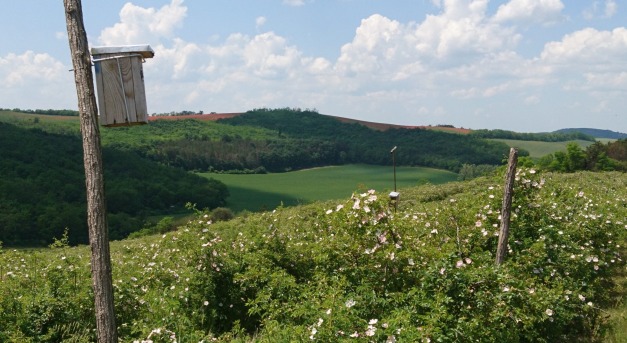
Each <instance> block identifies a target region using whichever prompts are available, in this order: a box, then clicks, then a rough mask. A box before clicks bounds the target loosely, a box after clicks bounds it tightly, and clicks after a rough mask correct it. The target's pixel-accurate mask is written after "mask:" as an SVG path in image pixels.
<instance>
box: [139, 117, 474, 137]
mask: <svg viewBox="0 0 627 343" xmlns="http://www.w3.org/2000/svg"><path fill="white" fill-rule="evenodd" d="M245 113H246V112H232V113H204V114H184V115H175V116H168V115H160V116H150V117H149V118H148V119H149V120H150V121H155V120H183V119H198V120H212V121H214V120H220V119H228V118H233V117H237V116H240V115H242V114H245ZM326 116H327V117H331V118H334V119H336V120H338V121H340V122H342V123H356V124H359V125H363V126H365V127H368V128H371V129H374V130H379V131H386V130H389V129H425V130H436V131H443V132H449V133H461V134H468V133H470V132H471V131H472V130H470V129H464V128H456V127H453V126H442V125H435V126H432V125H417V126H411V125H396V124H386V123H375V122H370V121H365V120H359V119H350V118H345V117H338V116H331V115H326Z"/></svg>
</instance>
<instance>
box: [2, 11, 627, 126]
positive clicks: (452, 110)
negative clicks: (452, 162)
mask: <svg viewBox="0 0 627 343" xmlns="http://www.w3.org/2000/svg"><path fill="white" fill-rule="evenodd" d="M432 3H433V4H434V5H436V6H440V9H441V10H440V13H438V14H434V15H427V16H426V18H425V19H424V20H423V21H421V22H400V21H397V20H392V19H390V18H387V17H385V16H383V15H380V14H373V15H371V16H370V17H368V18H365V19H363V20H362V21H361V23H360V25H359V26H358V27H357V28H356V29H355V35H354V37H353V39H352V40H351V41H350V42H347V43H346V44H344V45H343V46H342V48H341V51H340V55H339V57H338V58H337V60H335V61H330V60H328V59H325V58H322V57H318V56H306V55H305V54H304V53H303V51H302V50H301V49H299V47H297V46H294V45H290V44H289V43H288V41H287V39H286V38H285V37H282V36H281V35H278V34H276V33H274V32H260V33H258V34H256V35H254V36H248V35H244V34H241V33H233V34H231V35H229V36H228V37H227V38H226V39H223V40H221V39H219V38H216V39H214V40H212V41H211V43H209V44H204V43H203V44H201V43H191V42H186V41H184V40H182V39H180V38H176V32H175V29H176V27H178V26H180V25H182V23H183V20H184V17H185V7H183V6H182V1H176V0H174V1H172V3H171V5H170V6H165V7H163V8H162V9H160V10H158V11H157V10H155V9H150V8H149V9H144V8H141V7H137V6H133V5H130V4H127V5H125V7H124V9H123V10H122V12H121V15H120V18H121V20H120V23H117V24H116V25H114V26H113V27H111V28H108V29H105V30H104V31H103V32H102V35H101V41H103V42H105V41H111V42H113V41H116V39H118V38H116V37H118V36H120V37H121V38H120V39H122V38H124V39H128V38H125V37H123V36H124V35H126V34H127V33H125V32H126V31H123V30H122V28H123V27H126V28H127V29H128V35H130V36H133V37H136V38H137V37H154V38H155V41H156V42H157V44H153V48H154V49H155V51H156V57H155V59H153V60H149V61H148V62H147V63H146V64H145V75H146V82H147V85H146V86H147V94H148V103H149V108H150V109H151V112H154V111H155V110H152V108H154V109H156V111H171V110H183V109H192V110H200V109H202V110H205V111H207V112H209V111H239V110H245V109H251V108H259V107H285V106H293V107H301V108H318V109H319V110H321V111H322V112H323V113H329V114H336V115H344V116H351V115H353V116H358V117H360V118H361V119H364V120H373V121H381V117H377V113H387V112H394V116H393V117H392V116H390V117H389V118H388V119H389V121H391V122H395V123H403V122H405V123H407V121H412V122H413V124H424V123H432V124H437V123H441V122H450V123H452V124H455V125H463V126H466V127H475V128H477V127H481V126H483V127H485V124H479V125H477V124H476V123H477V122H478V120H484V119H485V118H489V119H490V120H492V119H495V118H499V114H500V113H503V112H510V111H512V112H515V111H519V112H521V113H520V114H521V115H523V114H525V113H524V112H525V107H526V106H534V109H537V108H538V107H539V106H546V104H547V103H549V102H548V101H540V99H552V98H553V96H554V95H555V94H559V93H556V92H577V93H576V94H577V98H578V99H580V100H581V102H582V103H585V101H586V100H585V99H587V98H590V99H593V100H594V102H595V104H598V103H604V104H607V107H606V108H610V109H611V108H614V107H616V105H615V104H616V103H618V102H620V101H621V100H620V99H622V98H621V97H620V96H617V95H615V94H614V93H616V92H621V89H627V86H626V85H625V82H627V81H626V80H625V79H626V78H627V76H626V73H625V70H627V66H626V65H625V64H626V63H627V62H623V61H627V47H625V44H627V29H625V28H618V29H615V30H614V31H598V30H594V29H585V30H580V31H576V32H573V33H571V34H570V35H566V36H564V37H563V38H562V39H561V40H559V41H555V42H551V43H547V44H546V45H545V47H544V50H543V51H542V53H541V54H539V55H538V56H537V57H525V56H523V55H522V54H521V53H519V52H518V51H517V50H518V44H519V42H521V41H522V40H523V36H522V34H521V33H520V32H519V31H518V28H517V25H518V24H519V23H525V22H526V23H530V22H532V21H535V22H540V23H547V22H551V21H556V20H559V19H560V18H561V11H562V9H563V5H562V3H561V2H560V1H553V0H546V1H540V0H537V1H529V0H513V1H510V2H508V3H507V4H505V5H502V6H501V7H499V8H498V10H497V12H496V14H495V15H494V16H493V17H490V16H489V15H488V14H487V13H488V12H487V11H488V0H441V1H436V0H432ZM153 17H154V18H161V19H160V20H161V22H162V23H163V24H162V25H157V26H155V27H153V26H151V25H150V24H149V23H153V22H156V21H159V20H153V19H154V18H153ZM536 19H537V20H536ZM255 23H256V25H257V29H258V30H261V29H262V27H263V25H265V23H266V19H265V17H258V18H257V19H256V21H255ZM156 27H160V29H156ZM123 34H124V35H123ZM126 43H131V41H130V39H129V40H127V41H122V42H121V43H116V44H126ZM133 43H135V41H133ZM0 68H2V67H0ZM565 75H566V76H565ZM604 80H606V82H607V84H606V85H604V86H601V84H602V83H603V81H604ZM605 90H608V91H611V92H614V93H612V94H613V95H612V96H610V95H606V94H604V93H603V91H605ZM595 91H596V93H594V92H595ZM622 92H623V93H622V94H623V95H624V91H622ZM584 93H585V94H584ZM592 93H594V95H591V94H592ZM538 94H541V95H542V98H540V97H539V96H538ZM486 98H489V103H484V102H482V101H485V99H486ZM623 98H624V97H623ZM554 106H556V107H557V105H554ZM612 106H614V107H612ZM471 108H475V109H476V108H479V109H480V110H478V111H475V112H473V111H472V110H471ZM588 108H591V106H590V104H589V103H588ZM473 113H474V114H473ZM377 118H378V119H377ZM521 123H522V124H524V123H525V122H524V121H522V119H521ZM498 124H499V123H498V122H495V123H494V124H493V125H498ZM527 125H530V124H527Z"/></svg>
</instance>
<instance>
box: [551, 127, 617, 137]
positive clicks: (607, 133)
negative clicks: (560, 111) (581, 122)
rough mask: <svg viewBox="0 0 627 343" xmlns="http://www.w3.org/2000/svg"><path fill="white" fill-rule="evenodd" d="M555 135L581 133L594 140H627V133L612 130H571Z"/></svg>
mask: <svg viewBox="0 0 627 343" xmlns="http://www.w3.org/2000/svg"><path fill="white" fill-rule="evenodd" d="M553 132H555V133H569V132H581V133H584V134H586V135H590V136H592V137H594V138H608V139H624V138H627V133H622V132H616V131H611V130H601V129H591V128H570V129H561V130H557V131H553Z"/></svg>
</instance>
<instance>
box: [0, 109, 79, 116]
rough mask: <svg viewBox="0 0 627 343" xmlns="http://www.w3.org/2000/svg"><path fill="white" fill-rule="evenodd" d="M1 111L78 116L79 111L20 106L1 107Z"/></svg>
mask: <svg viewBox="0 0 627 343" xmlns="http://www.w3.org/2000/svg"><path fill="white" fill-rule="evenodd" d="M0 111H7V112H8V111H11V112H19V113H32V114H44V115H48V116H76V117H77V116H78V111H75V110H53V109H47V110H42V109H36V110H23V109H20V108H14V109H9V108H0Z"/></svg>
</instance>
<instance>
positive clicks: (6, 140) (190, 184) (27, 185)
mask: <svg viewBox="0 0 627 343" xmlns="http://www.w3.org/2000/svg"><path fill="white" fill-rule="evenodd" d="M103 159H104V165H105V180H106V185H105V186H106V189H105V191H106V195H107V209H108V213H109V216H108V221H109V228H110V237H111V239H122V238H125V237H126V236H127V235H128V234H129V233H131V232H133V231H136V230H138V229H140V228H141V227H142V225H144V221H145V219H146V218H147V216H149V215H151V214H155V213H168V212H172V211H175V210H179V211H180V210H181V209H182V208H184V205H185V203H186V202H193V203H196V204H197V205H198V206H199V207H200V208H203V207H208V208H215V207H219V206H222V205H224V204H225V201H226V197H227V196H228V191H227V189H226V186H225V185H224V184H222V183H220V182H218V181H216V180H211V179H206V178H201V177H199V176H196V175H193V174H190V173H185V172H183V171H181V170H178V169H174V168H171V167H166V166H163V165H159V164H156V163H154V162H151V161H148V160H146V159H142V158H140V157H139V156H138V155H137V154H136V153H134V152H132V151H124V150H120V149H112V148H110V147H105V148H104V150H103ZM0 174H2V178H0V228H2V229H1V230H0V241H3V242H4V244H5V245H9V246H15V245H27V246H37V245H42V244H47V243H49V242H50V240H51V239H52V237H55V236H56V237H59V236H60V235H61V234H62V233H63V231H64V229H66V228H67V229H68V230H69V233H70V237H71V243H72V244H78V243H86V242H87V223H86V204H85V201H86V200H85V176H84V171H83V161H82V149H81V142H80V138H79V137H78V136H76V135H60V134H54V133H48V132H45V131H43V130H41V129H36V128H35V129H25V128H20V127H17V126H14V125H11V124H6V123H2V122H0Z"/></svg>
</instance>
